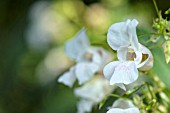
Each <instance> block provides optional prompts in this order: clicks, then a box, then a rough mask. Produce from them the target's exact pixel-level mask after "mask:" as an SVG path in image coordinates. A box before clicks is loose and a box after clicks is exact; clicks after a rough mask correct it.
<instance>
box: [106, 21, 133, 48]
mask: <svg viewBox="0 0 170 113" xmlns="http://www.w3.org/2000/svg"><path fill="white" fill-rule="evenodd" d="M129 23H130V20H127V21H126V22H119V23H116V24H113V25H112V26H111V27H110V28H109V30H108V34H107V42H108V44H109V46H110V47H111V48H112V49H113V50H117V49H118V48H119V47H120V46H128V45H129V44H130V40H129V35H128V25H129Z"/></svg>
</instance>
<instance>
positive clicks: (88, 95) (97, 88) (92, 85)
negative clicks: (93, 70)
mask: <svg viewBox="0 0 170 113" xmlns="http://www.w3.org/2000/svg"><path fill="white" fill-rule="evenodd" d="M113 89H114V87H112V86H109V82H108V81H107V80H106V79H104V78H103V77H100V76H95V77H93V79H92V80H90V81H89V82H87V83H85V84H84V85H83V86H81V87H79V88H76V89H75V90H74V94H75V95H76V96H77V97H80V98H84V99H88V100H91V101H93V102H94V103H99V102H100V101H102V99H103V98H104V97H105V96H106V95H107V94H109V93H111V92H112V91H113Z"/></svg>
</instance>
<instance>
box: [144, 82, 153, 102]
mask: <svg viewBox="0 0 170 113" xmlns="http://www.w3.org/2000/svg"><path fill="white" fill-rule="evenodd" d="M145 84H146V86H147V88H148V91H149V92H150V94H151V97H152V99H154V94H153V93H152V91H151V88H150V87H149V84H148V83H147V82H145Z"/></svg>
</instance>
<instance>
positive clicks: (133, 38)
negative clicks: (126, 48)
mask: <svg viewBox="0 0 170 113" xmlns="http://www.w3.org/2000/svg"><path fill="white" fill-rule="evenodd" d="M137 25H138V21H137V20H136V19H133V20H132V21H131V22H130V23H129V25H128V35H129V39H130V42H131V45H132V47H133V48H134V50H135V51H136V50H139V45H138V37H137V34H136V26H137Z"/></svg>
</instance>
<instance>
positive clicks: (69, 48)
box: [65, 28, 90, 60]
mask: <svg viewBox="0 0 170 113" xmlns="http://www.w3.org/2000/svg"><path fill="white" fill-rule="evenodd" d="M89 45H90V44H89V41H88V37H87V35H86V32H85V29H84V28H83V29H82V30H81V31H80V32H79V33H78V34H77V35H76V36H75V37H74V38H73V39H71V40H69V41H68V42H67V43H66V45H65V51H66V53H67V55H68V56H69V57H70V58H72V59H73V60H76V59H77V57H78V56H79V54H80V53H82V52H84V50H86V49H87V48H88V47H89Z"/></svg>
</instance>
